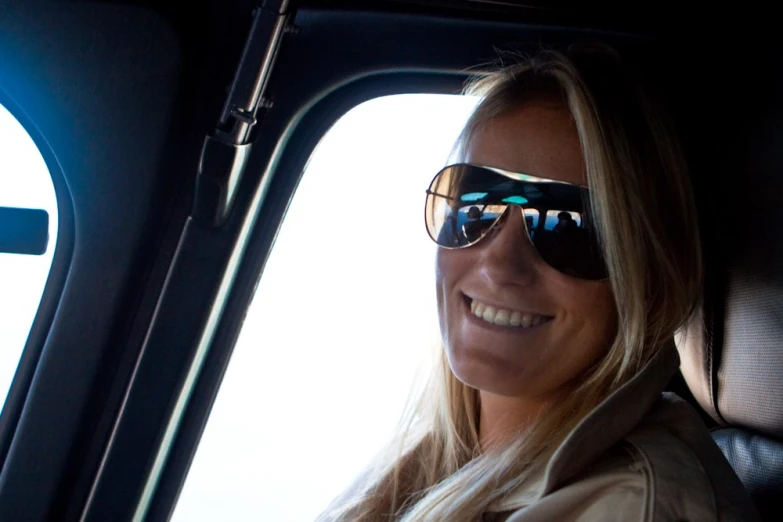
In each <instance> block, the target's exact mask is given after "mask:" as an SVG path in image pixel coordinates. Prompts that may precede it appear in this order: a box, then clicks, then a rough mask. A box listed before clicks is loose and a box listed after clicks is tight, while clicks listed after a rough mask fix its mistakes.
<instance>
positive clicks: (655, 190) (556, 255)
mask: <svg viewBox="0 0 783 522" xmlns="http://www.w3.org/2000/svg"><path fill="white" fill-rule="evenodd" d="M469 93H471V94H478V95H480V96H482V100H481V102H480V103H479V105H478V107H477V108H476V110H475V112H474V114H473V115H472V117H471V118H470V120H469V121H468V124H467V126H466V128H465V129H464V131H463V133H462V135H461V138H460V141H459V157H460V161H459V162H458V163H457V164H455V165H452V166H449V167H447V168H445V169H443V170H442V171H441V172H440V173H438V175H437V176H436V177H435V179H434V180H433V181H432V183H431V185H430V187H429V189H428V191H427V201H426V222H427V230H428V232H429V234H430V236H431V237H432V239H433V240H434V241H435V242H436V243H437V244H438V245H439V248H438V252H437V270H436V284H437V298H438V310H439V317H440V328H441V334H442V340H443V351H442V364H440V365H438V366H437V368H436V374H435V375H434V376H433V377H432V379H431V382H430V386H429V387H428V388H427V389H426V390H425V393H424V395H423V397H422V400H421V401H420V403H419V404H418V405H417V408H416V409H415V410H414V411H412V412H411V414H410V415H409V418H408V420H407V422H406V423H405V424H404V425H403V427H404V429H403V430H401V434H400V436H399V437H398V438H397V440H396V441H395V443H394V444H393V445H392V446H391V447H390V448H389V451H388V452H386V453H384V454H382V456H381V458H379V459H378V461H377V462H376V463H375V464H374V465H373V466H372V467H371V469H370V470H369V471H368V472H367V473H365V474H364V475H363V476H362V477H360V479H359V480H358V481H357V482H356V483H355V484H354V486H352V488H350V489H349V491H348V492H347V493H346V494H344V495H343V496H341V498H339V499H338V500H337V501H335V502H334V503H333V505H332V506H331V507H330V509H329V510H328V511H327V513H326V514H325V515H324V516H323V518H324V519H326V520H352V521H353V520H404V521H419V520H432V521H441V520H448V521H475V520H492V521H506V522H526V521H570V520H579V521H606V520H618V521H620V520H622V521H625V520H656V521H676V520H689V521H702V520H703V521H707V520H721V521H723V520H726V521H729V520H731V521H735V520H736V521H740V520H742V521H748V520H756V519H757V516H758V515H757V514H756V513H755V511H754V508H753V506H752V504H751V502H750V499H749V498H748V497H747V495H746V494H745V492H744V490H743V488H742V485H741V484H740V483H739V481H738V479H737V478H736V476H735V475H734V473H733V471H732V470H731V468H730V467H729V465H728V463H727V462H726V461H725V459H724V458H723V456H722V454H721V453H720V450H719V449H718V448H717V446H716V445H715V444H714V443H713V442H712V439H711V438H710V436H709V434H708V433H707V431H706V429H705V427H704V425H703V424H702V422H701V420H700V419H699V417H698V415H697V414H696V413H695V412H693V410H691V409H690V408H689V407H688V406H687V405H686V404H685V403H684V402H683V401H681V400H680V399H678V398H676V397H675V396H672V395H670V394H665V395H664V394H662V391H663V388H664V387H665V385H666V384H667V383H668V381H669V380H670V378H671V377H672V376H673V374H674V373H675V372H676V370H677V367H678V364H679V360H678V357H677V353H676V350H675V348H674V346H673V343H672V341H671V339H672V337H673V335H674V333H675V332H676V331H677V329H678V328H679V327H680V326H681V325H683V324H684V323H685V321H686V320H687V319H688V318H689V316H690V315H691V313H692V312H693V310H694V309H695V307H696V305H697V300H698V298H699V295H700V290H701V288H700V283H701V259H700V253H699V237H698V230H697V220H696V212H695V207H694V202H693V197H692V194H691V191H690V190H691V189H690V186H689V182H688V176H687V173H686V170H685V166H684V163H683V160H682V158H681V155H680V151H679V150H678V147H677V144H676V141H675V139H674V137H673V135H672V133H671V132H670V130H669V128H668V127H667V125H666V124H665V122H664V121H663V120H662V118H661V117H660V114H659V111H658V110H656V109H655V108H654V107H653V106H652V105H651V104H650V103H649V101H648V100H647V98H646V97H645V95H644V94H643V93H642V91H641V90H640V89H639V88H638V86H637V85H636V84H635V82H634V81H632V78H631V76H630V74H629V73H628V71H626V70H625V69H624V68H623V67H622V66H621V64H620V61H619V59H618V58H617V57H616V56H615V55H614V54H612V53H611V52H606V51H604V50H602V51H598V50H595V49H583V50H582V51H580V52H575V51H573V50H572V51H571V52H569V54H568V56H566V55H564V54H560V53H556V52H543V53H540V54H539V55H537V56H536V57H534V58H532V59H527V60H522V61H520V62H519V63H517V64H514V65H511V66H508V67H506V68H504V69H502V70H501V71H499V72H497V73H493V74H489V75H487V76H485V77H483V78H481V79H479V80H478V81H476V82H474V83H473V85H472V86H471V87H470V88H469ZM564 212H565V213H566V214H567V215H568V216H569V217H570V219H566V218H565V215H563V213H564ZM559 221H569V222H570V223H569V227H568V230H567V231H564V230H562V228H563V227H559V228H558V227H557V224H558V222H559Z"/></svg>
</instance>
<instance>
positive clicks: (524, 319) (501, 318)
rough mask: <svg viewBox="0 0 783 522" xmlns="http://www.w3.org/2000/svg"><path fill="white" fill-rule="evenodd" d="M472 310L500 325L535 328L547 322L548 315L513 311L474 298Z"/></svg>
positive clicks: (476, 314)
mask: <svg viewBox="0 0 783 522" xmlns="http://www.w3.org/2000/svg"><path fill="white" fill-rule="evenodd" d="M470 312H471V313H472V314H473V315H475V316H476V317H479V318H481V319H483V320H485V321H486V322H488V323H492V324H496V325H499V326H519V327H521V328H533V327H535V326H539V325H541V324H544V323H545V322H547V318H546V316H543V315H533V314H523V313H522V312H512V311H510V310H506V309H503V308H495V307H494V306H488V305H485V304H484V303H480V302H478V301H476V300H474V299H471V301H470Z"/></svg>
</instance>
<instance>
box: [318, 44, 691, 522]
mask: <svg viewBox="0 0 783 522" xmlns="http://www.w3.org/2000/svg"><path fill="white" fill-rule="evenodd" d="M466 92H467V94H474V95H479V96H481V97H482V99H481V101H480V102H479V104H478V106H477V108H476V109H475V111H474V113H473V114H472V116H471V118H470V119H469V121H468V123H467V125H466V127H465V129H464V130H463V132H462V134H461V137H460V140H459V144H461V145H462V148H463V149H464V146H465V145H466V144H468V143H470V140H471V139H472V137H473V136H475V134H476V133H477V132H479V131H480V130H481V129H482V128H483V126H484V125H486V123H487V122H488V121H490V120H491V119H493V118H495V117H498V116H500V115H503V114H507V113H508V112H511V111H513V110H514V109H516V108H518V107H519V106H520V105H521V104H523V103H526V102H528V101H530V100H535V99H540V98H542V97H543V98H552V97H556V98H558V99H560V100H562V102H563V104H564V105H565V106H566V107H567V108H568V110H569V112H570V114H571V117H572V118H573V121H574V123H575V126H576V129H577V132H578V134H579V138H580V143H581V147H582V153H583V155H584V164H585V169H586V175H587V181H588V186H589V188H590V198H591V201H590V204H591V206H592V213H593V216H594V220H595V225H596V229H597V231H598V235H599V240H600V244H601V246H602V248H603V251H604V255H605V259H606V262H607V267H608V271H609V275H610V283H611V288H612V291H613V294H614V299H615V304H616V308H617V315H618V328H617V333H616V336H615V338H614V340H613V342H612V344H611V346H610V347H609V348H608V351H607V352H606V356H605V357H604V358H603V359H602V360H600V361H597V362H596V364H595V365H594V366H593V367H592V368H591V369H590V370H589V371H588V372H587V373H586V374H585V375H583V376H582V377H581V379H580V382H578V383H577V384H576V389H575V390H574V389H572V390H571V392H572V393H569V394H567V395H564V396H563V397H562V399H561V400H559V401H557V402H556V403H555V404H556V405H555V406H553V407H552V408H551V409H550V410H548V411H547V412H546V413H545V414H544V415H541V416H540V418H539V419H537V421H536V422H535V423H534V425H533V426H531V427H529V428H527V429H526V430H525V431H523V432H522V433H520V434H519V435H518V436H517V437H516V438H515V439H514V440H513V441H512V442H511V443H510V444H509V445H507V446H506V447H505V448H502V449H498V450H496V451H488V452H484V453H482V452H481V449H480V446H479V437H478V412H479V407H480V405H479V397H478V393H477V390H475V389H473V388H471V387H469V386H467V385H465V384H463V383H462V382H460V381H459V380H458V379H457V378H456V377H455V376H454V374H453V373H452V371H451V369H450V367H449V364H448V361H447V359H446V356H445V351H444V350H441V354H440V357H439V359H440V360H439V363H438V364H436V365H435V369H434V372H433V375H432V376H431V378H430V380H429V385H428V386H427V387H426V388H425V389H424V391H423V393H422V395H421V397H420V399H419V400H418V402H416V403H415V407H413V408H411V409H410V410H409V411H408V413H407V416H406V419H405V421H404V422H403V423H402V424H401V429H400V433H399V434H398V436H397V437H396V439H395V441H394V442H393V444H391V445H390V446H389V448H387V451H386V452H384V453H382V454H381V455H382V457H381V458H379V459H378V460H377V462H376V463H375V464H374V465H373V466H372V467H371V469H370V471H369V472H368V473H367V475H365V476H364V477H363V478H362V479H361V482H360V483H359V484H358V485H357V487H356V488H355V489H354V490H353V491H352V492H351V493H350V494H349V495H346V496H345V497H344V498H342V499H341V501H340V502H339V503H338V504H337V505H334V506H333V509H332V511H331V512H330V513H329V514H328V515H327V518H328V519H330V520H351V521H375V520H403V521H405V522H412V521H425V520H426V521H441V520H449V521H452V522H460V521H475V520H478V519H479V518H480V517H481V515H482V514H483V513H484V512H485V511H486V509H487V507H488V506H489V504H490V503H492V502H493V501H495V500H497V499H500V498H502V497H503V496H504V495H506V494H507V493H509V492H510V491H511V490H512V489H514V488H515V487H516V486H518V485H519V484H520V483H522V482H523V481H524V480H525V479H526V478H527V477H530V476H531V474H533V473H535V472H537V471H540V470H541V469H543V468H544V467H545V465H546V463H547V461H548V460H549V458H550V457H551V455H552V453H553V452H554V450H555V449H556V448H557V446H558V445H559V444H560V443H561V442H562V441H563V440H564V438H565V437H566V435H567V434H568V433H569V432H570V431H571V430H572V429H573V427H574V426H575V425H576V424H577V423H578V422H579V421H580V420H581V419H582V418H584V417H585V416H586V415H587V414H588V413H589V412H590V411H592V410H593V409H594V408H595V407H596V406H597V405H598V404H599V403H600V402H601V401H602V400H603V399H605V398H606V397H607V396H608V395H609V394H610V393H612V391H614V390H615V389H617V388H618V387H619V386H621V385H622V384H623V383H625V382H626V381H628V380H629V379H630V378H631V377H633V376H634V375H635V374H636V373H638V371H639V370H640V369H641V368H642V367H643V366H644V365H645V364H646V363H647V362H649V361H650V359H651V358H652V357H654V355H655V354H656V353H657V351H658V349H659V348H660V347H661V345H662V344H663V343H665V342H667V341H668V340H669V339H671V337H672V336H673V334H674V332H675V331H676V330H677V329H678V328H679V327H680V326H681V325H682V324H683V323H684V322H685V321H686V320H687V319H688V318H689V316H690V315H691V314H692V313H693V310H694V309H695V306H696V303H697V299H698V295H699V291H700V285H701V257H700V248H699V237H698V226H697V220H696V211H695V205H694V202H693V196H692V194H691V188H690V185H689V179H688V175H687V170H686V167H685V164H684V161H683V159H682V155H681V152H680V149H679V146H678V144H677V140H676V139H675V137H674V134H673V132H672V130H671V129H670V127H669V124H668V123H667V121H665V120H664V118H663V117H662V116H661V113H660V110H659V108H658V107H655V106H653V105H652V104H651V103H650V101H649V100H648V98H647V94H646V93H645V92H643V91H642V90H641V88H640V85H639V84H638V83H637V82H636V81H635V80H634V78H633V77H632V75H631V74H630V73H629V72H628V70H627V69H626V68H625V67H624V66H623V64H622V63H621V61H620V59H619V57H618V56H617V55H616V54H615V53H614V52H613V51H610V50H605V49H600V50H599V49H597V48H595V47H590V48H583V49H582V50H579V51H575V50H573V49H571V50H570V51H569V52H568V54H564V53H560V52H555V51H542V52H540V53H538V54H536V55H535V56H533V57H528V58H523V57H516V61H515V63H514V64H512V65H509V66H505V67H502V68H501V69H500V70H498V71H495V72H491V73H487V74H484V75H482V76H480V77H478V78H477V79H475V80H474V81H472V82H470V83H469V85H468V87H467V89H466Z"/></svg>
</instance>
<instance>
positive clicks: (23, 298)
mask: <svg viewBox="0 0 783 522" xmlns="http://www.w3.org/2000/svg"><path fill="white" fill-rule="evenodd" d="M474 105H475V99H471V98H465V97H462V96H446V95H428V94H417V95H413V94H411V95H399V96H389V97H384V98H378V99H375V100H371V101H369V102H367V103H364V104H362V105H360V106H358V107H356V108H355V109H353V110H352V111H350V112H349V113H348V114H346V115H345V116H344V117H343V118H342V119H340V120H339V121H338V122H337V123H336V124H335V126H334V127H333V128H332V129H331V130H330V131H329V132H328V133H327V135H326V136H325V137H324V138H323V140H322V141H321V143H320V144H319V146H318V148H317V149H316V152H315V153H314V155H313V156H312V158H311V160H310V163H309V165H308V167H307V171H306V172H305V174H304V176H303V179H302V182H301V184H300V186H299V188H298V190H297V192H296V195H295V197H294V199H293V202H292V204H291V207H290V209H289V212H288V215H287V216H286V219H285V221H284V224H283V227H282V229H281V232H280V234H279V237H278V239H277V242H276V244H275V247H274V249H273V250H272V254H271V256H270V259H269V261H268V263H267V267H266V270H265V272H264V275H263V277H262V279H261V282H260V284H259V286H258V290H257V293H256V297H255V299H254V300H253V303H252V304H251V306H250V309H249V311H248V314H247V317H246V320H245V324H244V327H243V329H242V332H241V335H240V337H239V340H238V342H237V346H236V348H235V350H234V354H233V356H232V359H231V362H230V364H229V367H228V370H227V372H226V375H225V378H224V380H223V384H222V386H221V388H220V391H219V393H218V396H217V400H216V402H215V406H214V408H213V410H212V413H211V416H210V418H209V422H208V424H207V427H206V429H205V432H204V436H203V438H202V440H201V443H200V445H199V448H198V451H197V453H196V456H195V459H194V462H193V465H192V467H191V470H190V473H189V475H188V478H187V480H186V482H185V486H184V488H183V491H182V494H181V496H180V499H179V503H178V505H177V507H176V510H175V512H174V516H173V518H172V520H173V522H206V521H210V522H211V521H213V520H221V521H225V522H231V521H246V520H275V521H276V522H285V521H309V520H313V519H314V518H315V517H316V516H317V515H318V514H319V513H320V512H321V511H322V510H323V509H324V508H325V507H326V505H327V504H328V503H329V502H330V501H331V500H332V499H333V498H334V497H335V496H336V495H338V494H339V493H340V492H341V491H342V490H343V489H344V488H345V487H346V486H347V485H348V484H349V483H350V482H351V480H352V479H353V478H354V477H355V476H356V475H357V474H358V473H359V472H360V471H361V470H362V469H363V468H364V466H365V465H366V464H367V463H368V461H369V460H370V459H371V458H372V457H373V456H374V455H375V453H376V452H377V451H378V450H379V449H380V448H381V445H382V444H383V442H384V441H386V440H387V439H388V438H389V436H390V435H391V434H392V432H393V429H394V427H395V425H396V423H397V421H398V420H399V416H400V413H401V411H402V408H403V405H404V403H405V401H406V399H407V398H408V395H409V389H410V386H411V383H412V382H413V379H414V376H415V374H416V372H417V371H421V370H422V369H423V368H426V364H427V362H428V361H429V355H430V353H431V349H432V348H433V347H435V346H437V343H438V339H439V334H438V323H437V311H436V305H435V287H434V253H435V247H434V245H433V244H432V242H431V240H430V239H429V237H428V236H427V233H426V231H425V228H424V196H425V192H424V191H425V189H426V187H427V186H428V184H429V182H430V181H431V179H432V177H433V176H434V175H435V173H436V172H437V171H438V170H439V169H440V168H441V167H443V166H444V165H445V163H446V161H447V159H448V156H449V154H450V153H451V150H452V147H453V145H454V141H455V139H456V137H457V135H458V134H459V131H460V130H461V128H462V126H463V124H464V122H465V120H466V119H467V117H468V115H469V113H470V111H471V110H472V109H473V107H474ZM0 206H14V207H28V208H43V209H46V210H47V211H48V212H49V215H50V223H51V225H50V227H51V228H50V244H49V250H48V251H47V253H46V254H45V255H44V256H39V257H35V256H18V255H6V254H0V400H2V401H4V400H5V395H6V393H7V390H8V386H9V385H10V382H11V379H12V378H13V373H14V371H15V369H16V364H17V362H18V360H19V356H20V354H21V350H22V348H23V346H24V343H25V340H26V338H27V334H28V331H29V328H30V325H31V323H32V320H33V318H34V315H35V312H36V309H37V307H38V303H39V301H40V297H41V293H42V291H43V287H44V284H45V282H46V276H47V274H48V271H49V267H50V265H51V259H52V252H53V245H54V241H55V238H56V234H57V212H56V200H55V195H54V189H53V187H52V183H51V179H50V177H49V174H48V171H47V169H46V165H45V163H44V161H43V158H41V156H40V154H39V153H38V151H37V149H36V147H35V145H34V143H33V141H32V140H31V139H30V138H29V136H28V135H27V134H26V133H25V131H24V129H23V128H22V127H21V125H19V123H18V122H17V121H16V120H15V119H14V118H13V117H12V116H11V115H10V114H9V113H8V112H7V111H6V110H5V109H3V108H2V107H0ZM0 404H2V402H0Z"/></svg>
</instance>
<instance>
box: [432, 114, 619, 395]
mask: <svg viewBox="0 0 783 522" xmlns="http://www.w3.org/2000/svg"><path fill="white" fill-rule="evenodd" d="M466 162H468V163H474V164H479V165H487V166H491V167H498V168H502V169H506V170H510V171H513V172H523V173H526V174H532V175H534V176H538V177H542V178H549V179H555V180H560V181H565V182H568V183H574V184H580V185H586V181H585V177H584V163H583V159H582V154H581V149H580V145H579V138H578V135H577V132H576V128H575V127H574V125H573V123H572V121H571V118H570V116H569V114H568V112H567V111H566V110H565V108H563V107H562V106H561V105H559V104H556V103H555V102H543V101H542V102H530V103H528V104H526V105H525V106H523V107H521V108H519V109H517V110H516V111H515V112H513V113H509V114H508V115H504V116H502V117H498V118H495V119H493V120H491V121H489V122H488V123H487V124H486V125H484V127H483V131H482V132H479V133H478V134H477V135H476V136H475V138H473V140H472V141H471V142H470V143H469V144H468V147H467V157H466ZM511 210H513V211H512V212H507V215H506V219H505V221H503V222H502V223H500V224H499V225H502V226H500V228H499V230H498V231H497V233H496V234H494V235H492V236H489V237H485V238H484V239H482V240H481V241H480V242H479V243H477V244H475V245H473V246H470V247H468V248H463V249H458V250H447V249H443V248H438V252H437V274H436V279H437V292H438V311H439V316H440V328H441V335H442V338H443V342H444V346H445V348H446V353H447V355H448V358H449V363H450V365H451V369H452V371H453V372H454V374H455V375H456V376H457V378H458V379H459V380H461V381H462V382H464V383H465V384H467V385H469V386H472V387H474V388H477V389H479V390H481V391H484V392H489V393H492V394H496V395H502V396H507V397H520V398H525V399H532V400H535V401H537V402H542V403H545V402H546V401H547V400H549V399H552V398H553V397H554V394H555V393H557V392H559V391H563V389H564V387H565V386H567V385H568V384H569V382H570V381H572V380H573V379H574V378H575V377H577V376H579V375H580V374H581V373H582V372H584V371H585V370H586V369H587V368H588V367H590V366H591V365H592V364H593V363H594V362H595V361H597V360H598V359H599V358H600V357H602V356H603V354H604V353H605V352H606V350H607V348H608V346H609V344H610V343H611V341H612V339H613V337H614V334H615V331H616V312H615V307H614V301H613V298H612V293H611V290H610V285H609V282H608V280H604V281H588V280H583V279H576V278H574V277H570V276H567V275H565V274H562V273H560V272H558V271H557V270H555V269H554V268H552V267H550V266H549V265H547V264H546V263H545V262H544V261H543V260H541V259H540V258H539V257H538V255H537V254H536V252H535V250H534V249H533V246H532V244H531V243H530V241H529V239H528V238H527V235H526V233H525V224H524V218H523V216H522V213H521V212H519V211H518V209H516V208H512V209H511ZM509 214H510V215H509ZM476 306H479V309H481V308H482V307H483V308H484V310H485V311H484V317H487V318H488V319H490V320H492V319H493V318H494V319H498V317H497V316H498V313H499V315H500V318H499V319H498V322H500V323H503V322H506V323H507V319H506V320H505V321H504V319H503V318H504V317H506V318H510V317H512V316H513V315H514V312H517V313H518V314H519V315H518V316H517V317H518V318H519V320H520V322H521V325H520V326H510V325H506V326H501V325H497V324H494V321H493V322H488V321H487V320H485V319H484V318H479V317H477V316H476V315H475V313H472V312H471V309H472V308H474V307H476ZM487 307H492V308H494V310H495V314H492V313H491V312H490V313H487V312H486V308H487ZM498 310H500V312H498ZM504 314H505V315H504ZM514 322H516V321H514ZM526 325H527V326H526Z"/></svg>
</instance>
